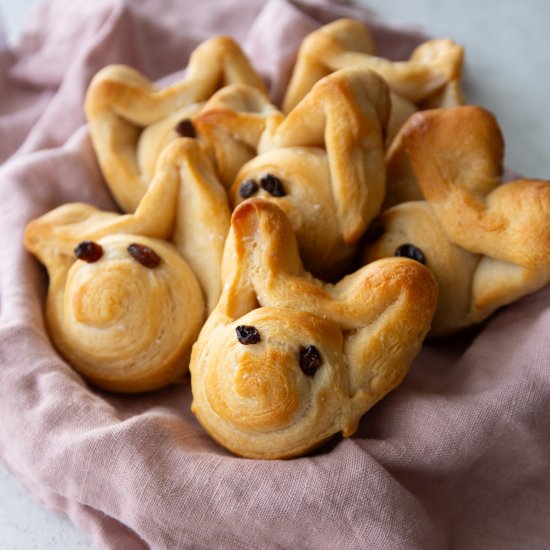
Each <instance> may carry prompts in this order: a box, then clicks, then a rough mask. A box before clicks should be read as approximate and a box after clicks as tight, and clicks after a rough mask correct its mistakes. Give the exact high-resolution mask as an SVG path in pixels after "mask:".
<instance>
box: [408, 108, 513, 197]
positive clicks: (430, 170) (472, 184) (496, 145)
mask: <svg viewBox="0 0 550 550" xmlns="http://www.w3.org/2000/svg"><path fill="white" fill-rule="evenodd" d="M403 140H404V144H405V147H406V148H407V151H408V153H409V156H410V159H411V162H412V164H413V166H414V171H415V173H416V176H417V178H418V181H419V184H420V186H421V188H422V192H423V193H424V196H425V197H426V199H427V200H429V201H430V202H434V201H437V200H439V199H442V198H444V197H445V196H446V195H447V194H448V192H449V190H450V189H451V187H452V186H455V187H457V188H461V189H464V190H468V191H469V192H472V193H474V194H475V195H476V196H479V197H483V196H485V195H487V193H489V191H492V190H493V189H495V187H497V186H498V185H499V184H500V182H501V175H502V159H503V155H504V140H503V137H502V133H501V132H500V128H499V127H498V124H497V121H496V119H495V117H494V116H493V115H492V114H491V113H489V111H486V110H485V109H482V108H481V107H478V106H475V105H472V106H466V107H455V108H449V109H434V110H430V111H421V112H419V113H416V114H415V115H413V116H412V117H411V118H410V119H409V121H408V123H407V124H406V125H405V127H404V128H403ZM464 159H468V161H467V162H464Z"/></svg>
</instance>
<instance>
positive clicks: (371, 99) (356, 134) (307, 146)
mask: <svg viewBox="0 0 550 550" xmlns="http://www.w3.org/2000/svg"><path fill="white" fill-rule="evenodd" d="M389 109H390V104H389V92H388V88H387V86H386V84H385V83H384V82H383V81H382V79H381V78H380V77H378V76H377V75H376V74H375V73H374V72H372V71H370V70H368V69H346V70H342V71H338V72H336V73H333V74H331V75H329V76H327V77H326V78H324V79H322V80H320V81H319V82H318V83H317V84H315V86H314V87H313V89H312V90H311V92H310V93H309V94H308V95H307V96H306V97H305V98H304V99H303V100H302V101H301V102H300V103H299V104H298V105H297V106H296V107H295V108H294V109H293V110H292V111H291V112H290V113H289V114H288V115H287V116H286V117H284V118H282V117H278V118H276V117H271V118H268V120H267V123H266V129H265V131H264V132H263V134H262V138H261V141H260V144H259V146H258V148H259V152H260V154H259V155H258V156H257V157H255V158H254V159H252V160H251V161H250V162H248V163H247V164H245V165H244V166H243V167H242V169H241V170H240V171H239V173H238V175H237V178H236V180H235V183H234V184H233V186H232V188H231V190H230V198H231V202H232V204H233V205H237V204H239V203H240V202H242V201H244V200H246V199H248V198H251V197H254V196H261V197H262V198H264V199H265V200H268V201H271V202H273V203H275V204H277V206H279V207H280V208H281V209H282V210H284V212H285V213H286V215H287V216H288V218H289V219H290V221H291V223H292V225H293V228H294V231H295V233H296V235H297V238H298V242H299V246H300V252H301V254H302V258H303V259H304V261H305V264H306V267H307V269H308V270H310V271H312V272H313V273H314V274H315V275H317V276H319V277H321V278H324V279H334V278H335V277H338V276H340V275H341V274H342V272H343V271H344V268H345V266H346V264H347V263H349V261H350V259H351V256H352V254H353V252H354V250H355V247H356V244H357V241H358V240H359V238H360V236H361V235H362V234H363V232H364V231H365V229H366V227H367V225H368V224H369V222H370V221H371V220H372V219H373V218H374V217H375V216H376V215H377V213H378V211H379V209H380V206H381V204H382V200H383V195H384V187H385V164H384V131H385V128H386V125H387V121H388V116H389Z"/></svg>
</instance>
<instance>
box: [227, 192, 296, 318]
mask: <svg viewBox="0 0 550 550" xmlns="http://www.w3.org/2000/svg"><path fill="white" fill-rule="evenodd" d="M304 275H305V270H304V268H303V265H302V261H301V260H300V256H299V253H298V244H297V242H296V238H295V236H294V233H293V231H292V226H291V225H290V222H289V221H288V219H287V217H286V216H285V214H284V213H283V212H282V211H281V210H280V209H279V208H278V207H277V206H275V205H274V204H271V203H269V202H267V201H264V200H262V199H250V200H247V201H245V202H243V203H241V204H240V205H239V206H237V208H236V209H235V210H234V212H233V215H232V217H231V230H230V231H229V236H228V238H227V241H226V244H225V249H224V254H223V262H222V281H223V293H222V297H221V299H220V302H219V304H218V307H217V309H218V311H220V312H221V313H223V314H224V315H226V316H228V317H230V318H233V319H235V318H238V317H242V316H243V315H244V314H245V313H247V312H249V311H250V310H252V309H254V308H256V307H258V305H259V304H261V305H269V304H268V302H270V298H269V289H266V288H264V286H263V283H264V281H269V282H270V284H268V286H269V287H271V286H272V285H273V284H274V281H276V280H281V278H282V279H284V280H285V281H288V280H293V281H295V282H296V281H297V282H299V281H300V280H301V277H302V276H304ZM275 286H277V285H276V284H275ZM258 291H259V292H260V293H261V296H260V295H259V294H258ZM264 300H265V303H264Z"/></svg>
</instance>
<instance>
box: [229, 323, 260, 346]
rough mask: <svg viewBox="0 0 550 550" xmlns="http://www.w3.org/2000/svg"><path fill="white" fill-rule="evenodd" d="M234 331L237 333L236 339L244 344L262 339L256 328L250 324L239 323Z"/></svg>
mask: <svg viewBox="0 0 550 550" xmlns="http://www.w3.org/2000/svg"><path fill="white" fill-rule="evenodd" d="M235 332H236V333H237V340H238V341H239V342H240V343H241V344H243V345H245V346H248V345H249V344H257V343H258V342H260V341H261V339H262V338H261V336H260V333H259V332H258V329H257V328H256V327H252V326H250V325H239V326H238V327H237V328H236V329H235Z"/></svg>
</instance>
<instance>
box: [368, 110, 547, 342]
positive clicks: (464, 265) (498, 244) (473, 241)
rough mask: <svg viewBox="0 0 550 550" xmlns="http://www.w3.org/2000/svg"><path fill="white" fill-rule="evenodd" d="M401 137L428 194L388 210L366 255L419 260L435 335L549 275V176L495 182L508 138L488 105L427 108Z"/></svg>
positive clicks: (538, 285) (527, 289) (478, 317)
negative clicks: (426, 272) (427, 282)
mask: <svg viewBox="0 0 550 550" xmlns="http://www.w3.org/2000/svg"><path fill="white" fill-rule="evenodd" d="M402 139H403V147H404V148H406V151H408V155H409V157H410V161H411V164H412V168H413V169H414V173H415V174H416V178H417V180H418V184H419V187H420V190H421V192H422V194H423V196H424V197H425V202H424V201H420V202H407V203H402V204H399V205H397V206H394V207H393V208H390V209H389V210H388V211H386V212H385V213H384V214H383V216H382V218H381V221H382V224H383V226H384V228H385V230H384V232H383V234H382V235H381V237H380V238H379V239H378V240H376V242H374V243H372V244H370V245H367V250H366V253H365V261H372V260H376V259H379V258H383V257H387V256H392V255H394V253H395V251H396V250H397V249H399V250H401V252H402V253H403V254H406V255H412V256H415V257H417V258H419V259H424V261H425V262H426V265H427V266H428V267H430V268H431V269H432V270H433V272H434V275H435V276H436V279H437V281H438V283H439V288H440V302H439V305H438V309H437V312H436V315H435V318H434V322H433V328H432V334H434V335H437V334H444V333H448V332H452V331H453V330H456V329H458V328H461V327H464V326H467V325H470V324H472V323H477V322H479V321H481V320H483V319H485V318H486V317H488V316H489V315H490V314H491V313H493V312H494V311H495V310H496V309H497V308H499V307H500V306H503V305H505V304H509V303H511V302H513V301H514V300H516V299H518V298H520V297H521V296H525V295H526V294H529V293H531V292H534V291H536V290H538V289H540V288H542V287H543V286H545V285H546V284H548V282H550V182H548V181H541V180H528V179H521V180H517V181H512V182H508V183H501V173H502V156H503V151H504V142H503V139H502V135H501V132H500V129H499V127H498V124H497V122H496V120H495V118H494V116H493V115H492V114H491V113H489V112H488V111H486V110H484V109H482V108H481V107H477V106H470V107H455V108H449V109H436V110H432V111H423V112H421V113H417V114H415V115H414V116H413V117H412V118H411V119H410V120H409V122H408V123H407V124H406V126H405V127H404V128H403V132H402ZM403 154H404V153H403ZM380 233H381V231H380ZM411 245H412V246H411Z"/></svg>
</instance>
